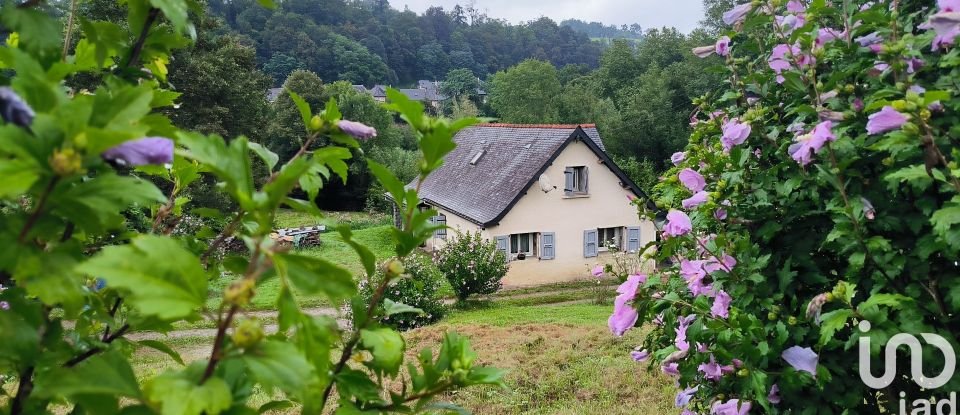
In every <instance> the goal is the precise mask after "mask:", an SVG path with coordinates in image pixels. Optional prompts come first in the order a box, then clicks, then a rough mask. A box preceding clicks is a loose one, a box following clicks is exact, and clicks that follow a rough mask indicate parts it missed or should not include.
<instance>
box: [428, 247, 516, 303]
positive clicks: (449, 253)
mask: <svg viewBox="0 0 960 415" xmlns="http://www.w3.org/2000/svg"><path fill="white" fill-rule="evenodd" d="M435 261H436V263H437V268H439V269H440V272H441V273H443V275H444V277H446V278H447V281H448V282H450V286H451V287H453V291H454V292H455V293H456V294H457V299H459V300H460V301H461V302H462V301H464V300H466V299H467V297H469V296H471V295H477V294H493V293H495V292H497V291H498V290H499V289H500V287H501V286H502V285H503V282H502V280H503V277H504V276H506V275H507V269H508V267H509V265H508V264H507V258H506V255H505V254H504V253H503V251H501V250H499V249H497V244H496V243H495V242H493V241H490V240H487V239H484V238H483V236H482V235H481V234H480V232H475V233H474V232H465V233H461V234H457V235H454V236H452V238H451V240H450V241H448V242H447V244H446V245H444V246H443V248H441V249H440V250H439V251H438V252H437V253H436V258H435Z"/></svg>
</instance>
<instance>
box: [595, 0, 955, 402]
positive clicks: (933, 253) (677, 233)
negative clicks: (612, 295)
mask: <svg viewBox="0 0 960 415" xmlns="http://www.w3.org/2000/svg"><path fill="white" fill-rule="evenodd" d="M722 4H727V3H724V2H716V1H712V2H708V4H707V5H708V11H709V12H710V14H711V16H710V17H709V18H710V19H714V20H715V19H716V17H717V15H718V13H717V11H718V10H717V8H720V7H723V6H721V5H722ZM798 4H799V5H800V6H801V7H803V8H805V10H804V11H803V13H804V16H805V23H804V24H802V25H799V26H798V27H795V28H790V27H785V26H784V25H781V24H778V23H776V22H775V16H777V17H781V16H784V15H786V14H795V13H799V12H797V11H795V10H794V11H792V12H790V11H788V10H787V6H786V4H784V3H780V2H760V3H754V4H753V6H751V5H750V4H749V3H748V4H746V7H752V9H751V10H750V11H749V12H748V13H747V14H746V16H745V17H744V20H743V21H742V22H737V23H736V24H734V25H733V27H732V28H731V27H729V26H726V25H724V26H723V28H722V30H721V32H720V33H719V35H723V36H727V37H729V39H730V41H731V43H730V49H729V52H730V53H729V55H728V56H725V58H724V59H725V60H724V63H725V64H724V66H723V68H722V73H723V75H724V76H725V77H726V81H725V85H726V87H725V88H724V89H723V90H721V91H717V92H716V93H709V94H706V95H704V96H702V97H700V98H697V99H696V100H695V101H694V103H695V106H696V108H695V111H694V112H693V114H694V118H693V119H692V120H691V123H692V124H693V125H694V130H693V132H692V134H691V135H690V137H689V139H688V141H687V145H686V148H685V158H684V159H683V160H682V161H678V163H677V164H678V165H677V166H676V167H674V168H671V169H670V170H669V171H668V172H667V173H665V174H664V175H663V177H664V179H663V180H662V181H661V182H660V183H659V184H658V185H657V186H656V187H655V190H654V199H655V200H654V202H655V203H656V205H657V206H658V207H659V208H661V209H663V210H664V211H669V214H668V215H667V216H668V218H671V217H672V219H669V220H668V223H667V224H666V225H665V226H664V228H663V229H662V231H663V232H662V233H661V236H662V242H661V243H660V244H659V246H658V247H657V248H658V252H657V259H658V260H660V261H666V260H668V259H669V261H670V265H669V266H665V267H662V268H661V269H659V270H658V272H656V273H655V274H654V275H650V276H649V277H648V278H647V279H646V281H645V282H643V283H641V284H640V286H639V288H638V290H637V293H636V295H633V293H632V292H631V289H630V287H629V286H623V287H622V288H621V297H618V302H617V305H616V306H615V308H616V310H617V313H615V315H614V317H612V318H611V320H610V321H611V326H616V325H617V324H618V322H623V323H624V324H626V325H628V326H631V325H634V323H633V322H632V321H630V320H629V319H628V320H626V321H623V320H620V318H622V316H624V315H626V316H627V317H631V314H624V313H625V312H631V311H632V310H630V309H631V308H632V309H635V310H636V311H637V312H638V314H639V317H638V318H637V321H638V322H639V323H637V325H639V324H644V323H645V322H647V321H650V320H653V319H657V320H658V321H660V322H662V324H658V325H657V326H656V327H655V328H654V329H653V330H652V332H651V333H650V335H649V336H647V339H646V341H645V342H644V345H643V346H641V347H642V348H645V349H647V350H648V351H649V352H650V353H651V360H653V361H654V362H655V363H657V364H670V363H673V364H675V365H676V367H675V369H676V371H675V372H674V374H673V377H674V378H675V379H676V380H677V384H678V386H679V387H680V388H682V389H686V388H693V387H698V389H696V391H695V392H694V394H693V397H692V401H691V402H690V404H689V405H688V406H687V407H686V409H687V410H690V411H693V412H698V413H703V412H707V411H708V410H710V409H711V408H713V410H714V411H716V406H715V405H716V404H717V403H719V402H721V401H723V402H727V401H728V400H730V399H738V400H739V401H740V402H749V403H750V404H751V405H752V408H753V410H752V411H751V412H755V411H761V412H765V413H791V412H809V413H881V412H891V411H892V412H895V409H894V408H896V405H897V403H898V401H899V402H900V405H903V404H904V403H910V402H924V401H928V400H930V399H934V398H935V399H944V398H947V396H946V394H947V392H949V391H953V390H956V389H957V388H958V387H960V375H957V374H954V375H953V377H952V378H951V379H949V380H948V381H947V383H946V384H945V385H943V386H942V387H940V388H924V387H921V385H920V384H919V382H920V381H921V379H912V377H911V376H907V375H905V374H906V369H905V368H904V367H903V362H905V361H906V360H905V359H904V358H905V357H906V356H907V355H906V354H899V353H898V356H897V360H899V361H900V363H901V365H900V367H899V368H898V369H897V371H898V372H897V373H898V375H897V376H895V377H894V378H893V379H892V380H891V381H890V384H889V386H886V387H885V388H883V389H880V390H875V389H873V388H871V387H868V386H867V385H866V384H865V383H864V381H863V379H862V378H861V375H860V374H861V373H864V372H865V371H866V370H867V368H866V367H865V366H866V365H865V364H864V363H865V362H869V363H870V366H872V367H873V368H877V367H884V366H886V367H884V369H883V370H885V371H892V370H894V369H893V368H892V367H890V366H889V364H886V363H885V360H889V359H886V357H887V356H889V354H888V353H886V352H890V353H892V349H893V348H891V347H890V346H891V345H890V344H887V343H888V341H889V340H890V339H891V338H892V337H893V336H895V335H901V334H907V335H913V336H919V335H920V334H921V333H928V334H929V333H933V334H936V335H939V336H942V337H943V338H944V339H945V340H946V341H947V342H948V343H950V344H951V345H953V347H954V348H955V347H956V344H957V336H956V326H957V323H958V319H957V318H958V317H957V316H958V311H960V310H958V308H957V306H958V305H960V303H958V302H957V301H956V300H957V297H956V294H957V290H956V289H955V288H954V287H956V284H957V283H958V282H960V279H958V276H957V273H956V264H957V261H958V260H960V244H958V238H957V235H958V234H960V233H958V231H960V220H958V219H960V216H958V212H960V210H958V209H957V208H958V201H960V199H958V196H957V195H958V193H960V180H958V178H957V175H956V173H957V168H956V167H957V161H956V158H957V157H958V156H960V151H958V146H957V142H956V140H955V139H954V138H953V137H954V135H955V132H956V123H957V111H958V110H960V103H958V102H957V100H955V99H953V98H950V97H953V96H956V85H955V79H956V77H957V76H958V75H960V69H958V68H960V60H957V59H956V56H957V49H956V48H955V47H954V46H953V44H952V43H951V45H950V46H945V45H939V44H938V42H934V41H933V39H934V31H933V30H932V29H924V28H923V27H924V25H923V24H922V23H924V22H927V21H928V20H929V19H931V18H932V16H935V15H936V13H938V10H936V9H935V8H933V7H930V5H927V4H922V3H918V2H901V3H893V4H873V5H865V6H862V7H860V8H857V7H852V4H851V3H849V2H840V1H826V2H824V1H814V2H811V3H803V2H794V3H793V5H792V6H791V8H793V9H795V8H796V7H797V5H798ZM723 11H725V10H723ZM947 14H949V13H947ZM939 17H940V18H943V17H944V16H943V15H939ZM714 23H716V21H714ZM826 30H833V31H836V33H840V32H845V34H844V35H841V36H839V37H838V38H837V39H834V40H830V39H827V38H825V37H823V34H824V33H827V32H825V31H826ZM871 33H874V34H875V35H876V36H877V38H878V40H877V42H876V44H875V45H874V47H872V48H868V47H866V46H862V45H861V44H860V43H859V42H860V41H862V38H861V37H863V36H867V35H870V34H871ZM672 37H673V36H671V35H670V34H669V33H667V34H662V36H661V38H662V39H661V40H660V41H661V42H663V43H664V44H669V43H673V42H674V40H671V39H672ZM953 37H954V36H953V35H952V34H950V35H947V38H948V39H949V40H950V41H952V40H953ZM855 39H861V40H860V41H855ZM716 40H717V39H705V41H704V42H703V43H702V44H701V45H704V46H705V49H704V50H707V49H709V50H716V47H715V46H714V42H716ZM941 40H942V39H941ZM721 49H722V48H721ZM871 49H876V50H878V51H877V52H874V51H872V50H871ZM780 51H787V52H786V55H785V56H786V57H785V58H784V59H783V60H782V61H780V60H778V59H779V57H778V52H780ZM657 55H658V54H649V53H644V54H641V55H640V57H639V59H640V60H643V59H644V58H645V57H646V56H653V57H656V56H657ZM664 56H666V55H664ZM657 59H661V58H657ZM666 59H674V58H671V57H669V56H667V57H666ZM880 64H882V65H880ZM884 65H889V67H884ZM652 70H653V69H651V70H648V71H647V72H646V73H645V74H643V75H641V76H640V78H639V79H640V80H643V81H644V83H645V84H646V82H647V81H648V80H647V78H646V77H647V75H649V74H651V73H652V72H650V71H652ZM660 79H662V78H660ZM654 81H656V79H650V80H649V82H650V83H649V84H648V85H661V86H662V87H669V86H670V84H669V83H666V84H663V83H659V82H654ZM944 91H945V92H944ZM650 93H652V92H651V91H649V90H647V91H639V92H638V95H637V96H643V95H644V94H650ZM643 102H650V100H649V99H644V100H643ZM934 102H936V104H933V103H934ZM931 104H932V105H931ZM646 106H649V105H646ZM636 108H640V105H639V102H638V103H637V106H636ZM881 111H883V113H881ZM894 112H896V113H898V114H899V115H897V114H893V113H894ZM891 114H892V115H893V117H892V118H895V119H899V121H898V122H891V123H889V124H887V125H884V124H883V122H882V121H883V119H884V116H887V117H890V116H891ZM895 121H896V120H895ZM737 124H741V125H742V126H741V127H739V128H741V132H743V134H741V135H739V136H738V134H737V133H736V131H735V130H737V129H738V127H737ZM741 138H742V141H741V140H740V139H741ZM689 170H694V171H696V172H697V173H698V174H699V175H701V176H703V178H702V179H701V180H703V181H704V182H705V188H704V189H703V192H704V193H703V194H701V195H705V196H706V200H705V202H704V203H691V202H695V201H696V200H695V199H693V198H692V196H693V193H694V192H699V191H700V188H702V187H703V186H700V185H699V183H695V182H697V180H692V179H691V178H690V176H692V174H691V172H690V171H689ZM684 201H685V203H684ZM642 212H643V214H644V215H646V216H647V217H648V218H649V219H655V218H656V217H657V216H656V213H658V212H649V211H647V210H646V209H643V210H642ZM662 213H666V212H662ZM684 216H686V218H688V219H689V222H688V223H689V224H690V227H691V228H692V229H686V228H687V227H686V226H677V225H678V224H681V223H683V222H686V221H685V220H683V219H684ZM721 259H722V260H721ZM733 260H735V261H733ZM734 262H735V264H734ZM700 285H706V288H707V289H708V291H709V293H707V294H704V293H702V291H700V290H702V289H703V288H704V287H702V286H700ZM623 291H626V293H623ZM724 294H725V295H724ZM726 299H729V300H730V304H729V309H727V305H726V304H724V303H725V302H726V301H725V300H726ZM618 316H619V317H618ZM681 319H683V320H685V321H687V322H688V323H689V324H682V323H681ZM863 323H869V329H867V327H868V325H866V324H863ZM680 334H683V335H685V336H684V337H685V338H681V337H680ZM928 338H929V337H928ZM868 339H869V341H870V347H869V348H866V347H864V346H865V344H866V342H865V341H866V340H868ZM698 344H699V345H704V347H705V349H706V350H705V351H703V350H702V349H699V348H698V347H696V345H698ZM858 346H859V347H858ZM794 347H796V348H799V349H801V350H803V349H807V352H806V353H807V354H809V355H810V356H816V362H814V364H813V365H812V367H803V365H799V364H797V363H796V361H793V360H790V359H787V358H785V357H784V353H791V352H790V351H791V350H792V351H796V350H797V349H795V348H794ZM684 349H686V351H685V352H679V353H677V352H678V351H681V350H684ZM860 349H868V351H867V350H864V351H862V352H861V351H860ZM885 351H886V352H885ZM675 353H676V354H675ZM911 353H916V351H913V352H911ZM910 357H911V358H912V359H915V360H914V362H915V366H918V367H917V368H916V369H917V370H919V366H922V367H923V369H924V372H925V373H931V372H932V371H939V370H940V369H941V368H943V367H944V362H945V359H944V358H943V357H941V356H940V354H939V353H923V354H922V356H919V355H917V354H913V355H912V356H910ZM714 358H715V359H716V361H717V362H719V364H721V365H727V364H731V363H733V364H735V365H736V364H737V363H736V361H735V360H734V359H736V360H738V361H740V362H742V364H740V365H739V366H740V368H739V369H735V373H736V374H733V373H728V374H723V373H721V375H720V376H718V377H714V376H711V377H713V379H711V378H708V377H707V376H706V375H707V373H705V372H707V371H706V370H704V367H705V366H704V365H709V362H711V361H712V360H713V359H714ZM858 362H859V363H858ZM671 368H672V367H671ZM665 371H667V370H665ZM811 372H812V373H811ZM873 372H874V376H875V375H876V373H877V370H876V369H874V371H873ZM774 385H776V386H777V388H778V389H779V397H780V398H781V399H780V401H779V402H778V401H776V400H775V399H770V398H768V396H769V395H768V394H769V393H770V391H771V389H772V388H773V386H774ZM719 396H722V398H718V397H719ZM918 411H921V410H918ZM921 412H922V411H921Z"/></svg>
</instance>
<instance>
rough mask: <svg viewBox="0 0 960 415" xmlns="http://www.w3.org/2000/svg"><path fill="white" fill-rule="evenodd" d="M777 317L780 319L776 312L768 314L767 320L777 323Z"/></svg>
mask: <svg viewBox="0 0 960 415" xmlns="http://www.w3.org/2000/svg"><path fill="white" fill-rule="evenodd" d="M777 317H779V315H778V314H777V313H776V312H774V311H771V312H769V313H767V320H770V321H775V320H776V319H777Z"/></svg>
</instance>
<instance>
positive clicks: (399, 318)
mask: <svg viewBox="0 0 960 415" xmlns="http://www.w3.org/2000/svg"><path fill="white" fill-rule="evenodd" d="M402 264H403V274H402V275H401V276H400V277H399V278H394V280H393V281H392V282H390V284H389V286H388V287H387V290H386V291H385V292H384V294H383V300H384V303H385V305H384V308H389V307H394V304H403V305H406V306H410V307H411V308H409V309H407V312H404V313H393V314H389V313H381V314H380V317H379V319H378V320H379V321H380V323H382V324H385V325H388V326H390V327H396V328H398V329H401V330H407V329H412V328H417V327H422V326H425V325H428V324H431V323H434V322H436V321H438V320H440V319H441V318H443V316H444V314H446V312H447V307H446V306H445V305H444V304H443V298H442V297H441V296H440V289H441V287H442V286H443V285H445V284H444V283H445V281H444V279H443V274H441V273H440V270H439V269H437V266H436V264H434V263H433V260H432V259H431V258H430V257H429V256H428V255H425V254H417V255H410V256H408V257H406V258H404V259H403V262H402ZM385 277H386V275H385V274H384V273H383V272H378V273H377V274H376V275H374V276H373V277H372V278H368V279H367V280H366V281H364V282H362V283H361V287H360V293H361V294H362V295H363V297H364V298H367V299H369V298H372V297H373V290H374V289H375V288H376V287H377V286H379V283H380V282H381V281H382V280H383V278H385Z"/></svg>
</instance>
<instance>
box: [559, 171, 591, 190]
mask: <svg viewBox="0 0 960 415" xmlns="http://www.w3.org/2000/svg"><path fill="white" fill-rule="evenodd" d="M563 192H564V195H565V196H585V195H587V194H588V193H589V177H588V171H587V166H574V167H567V168H566V169H564V170H563Z"/></svg>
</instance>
